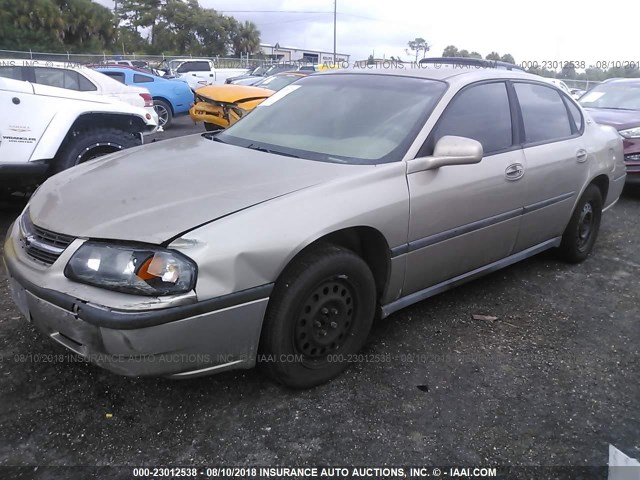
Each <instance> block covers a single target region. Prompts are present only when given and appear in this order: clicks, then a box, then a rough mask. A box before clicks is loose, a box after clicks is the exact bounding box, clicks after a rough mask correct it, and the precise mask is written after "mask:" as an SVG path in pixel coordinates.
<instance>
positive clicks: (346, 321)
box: [258, 245, 376, 388]
mask: <svg viewBox="0 0 640 480" xmlns="http://www.w3.org/2000/svg"><path fill="white" fill-rule="evenodd" d="M375 307H376V287H375V282H374V279H373V275H372V273H371V270H370V269H369V267H368V266H367V264H366V263H365V262H364V260H362V259H361V258H360V257H359V256H357V255H356V254H355V253H353V252H352V251H350V250H347V249H345V248H342V247H338V246H335V245H325V246H321V247H318V248H316V249H314V250H312V251H309V252H307V253H305V254H303V255H302V256H301V257H300V258H298V259H296V260H295V261H294V262H293V263H292V264H291V265H289V266H288V267H287V268H286V270H285V271H284V272H283V274H282V275H281V277H280V278H279V279H278V282H277V283H276V285H275V288H274V290H273V294H272V296H271V299H270V301H269V306H268V308H267V313H266V315H265V320H264V324H263V327H262V337H261V340H260V348H259V354H258V364H259V366H261V367H262V368H264V369H265V370H266V371H267V373H268V374H269V375H270V376H271V377H272V378H273V379H275V380H276V381H278V382H280V383H282V384H284V385H286V386H288V387H292V388H310V387H313V386H316V385H320V384H322V383H325V382H327V381H329V380H331V379H332V378H334V377H336V376H337V375H339V374H340V373H341V372H342V371H343V370H344V369H345V368H346V367H347V365H348V363H349V360H350V358H349V356H350V355H353V354H355V353H357V352H358V351H359V350H360V349H361V348H362V346H363V345H364V343H365V341H366V340H367V337H368V335H369V331H370V330H371V325H372V323H373V317H374V313H375Z"/></svg>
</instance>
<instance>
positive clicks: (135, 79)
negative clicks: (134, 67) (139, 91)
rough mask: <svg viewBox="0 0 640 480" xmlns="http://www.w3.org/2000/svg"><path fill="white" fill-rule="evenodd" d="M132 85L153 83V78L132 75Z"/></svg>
mask: <svg viewBox="0 0 640 480" xmlns="http://www.w3.org/2000/svg"><path fill="white" fill-rule="evenodd" d="M133 82H134V83H151V82H153V77H149V76H147V75H140V74H138V73H136V74H134V75H133Z"/></svg>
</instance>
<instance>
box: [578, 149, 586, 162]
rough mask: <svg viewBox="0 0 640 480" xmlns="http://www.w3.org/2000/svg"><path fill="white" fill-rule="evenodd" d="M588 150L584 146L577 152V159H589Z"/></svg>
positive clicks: (581, 160) (582, 160)
mask: <svg viewBox="0 0 640 480" xmlns="http://www.w3.org/2000/svg"><path fill="white" fill-rule="evenodd" d="M587 156H588V155H587V151H586V150H585V149H583V148H581V149H580V150H578V151H577V152H576V160H577V161H578V163H584V162H586V161H587Z"/></svg>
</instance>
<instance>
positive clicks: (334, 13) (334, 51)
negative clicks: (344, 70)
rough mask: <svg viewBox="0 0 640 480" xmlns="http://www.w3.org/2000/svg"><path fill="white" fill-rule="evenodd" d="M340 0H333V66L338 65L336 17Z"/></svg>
mask: <svg viewBox="0 0 640 480" xmlns="http://www.w3.org/2000/svg"><path fill="white" fill-rule="evenodd" d="M337 12H338V0H333V66H334V67H335V66H336V19H337V16H338V13H337Z"/></svg>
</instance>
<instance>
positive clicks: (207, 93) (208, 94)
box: [196, 84, 275, 103]
mask: <svg viewBox="0 0 640 480" xmlns="http://www.w3.org/2000/svg"><path fill="white" fill-rule="evenodd" d="M274 93H275V92H274V91H273V90H268V89H266V88H260V87H251V86H247V85H233V84H231V85H210V86H208V87H202V88H199V89H198V90H196V94H197V95H200V96H201V97H205V98H208V99H210V100H215V101H217V102H221V103H238V102H242V101H247V100H260V99H262V100H264V99H265V98H269V97H270V96H271V95H273V94H274Z"/></svg>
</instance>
